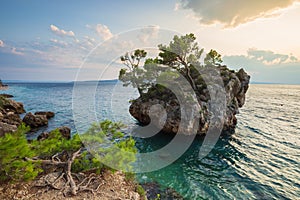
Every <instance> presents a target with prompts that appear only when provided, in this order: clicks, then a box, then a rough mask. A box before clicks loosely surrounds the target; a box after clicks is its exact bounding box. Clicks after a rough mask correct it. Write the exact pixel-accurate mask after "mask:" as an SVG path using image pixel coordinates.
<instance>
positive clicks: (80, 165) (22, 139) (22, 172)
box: [0, 120, 137, 181]
mask: <svg viewBox="0 0 300 200" xmlns="http://www.w3.org/2000/svg"><path fill="white" fill-rule="evenodd" d="M122 127H124V125H122V124H121V123H114V122H111V121H109V120H106V121H103V122H101V123H100V124H93V125H92V126H91V128H90V129H89V130H88V131H87V132H86V133H84V134H81V135H79V134H75V135H73V136H72V138H71V139H66V138H65V137H63V136H62V135H61V133H60V132H59V131H58V130H55V131H52V132H50V133H49V136H48V138H47V139H44V140H34V141H30V142H28V141H27V139H26V133H27V132H28V131H29V128H28V127H26V126H25V125H23V124H22V125H21V126H20V127H19V128H18V130H17V131H16V132H14V133H11V134H5V135H4V136H3V137H0V176H1V177H0V181H23V180H32V179H34V178H35V177H36V176H37V175H38V174H39V173H40V172H42V171H43V169H42V165H41V163H42V162H43V161H44V160H53V159H54V158H53V157H57V158H59V160H60V161H61V162H64V161H67V159H68V158H70V156H71V155H72V154H73V153H74V152H77V151H78V150H79V149H81V148H82V147H83V143H84V144H85V145H86V144H87V145H88V148H89V149H88V150H90V151H82V153H81V154H80V156H79V157H77V158H76V159H75V160H74V162H73V165H72V171H73V172H82V171H88V170H91V169H93V170H96V172H98V173H99V172H100V171H101V169H102V168H103V167H105V166H104V165H103V163H109V164H113V165H111V166H115V167H118V169H124V170H129V169H130V167H131V165H130V164H131V163H132V162H133V161H135V154H136V151H137V150H136V147H135V141H134V140H133V139H132V138H131V137H129V138H125V137H124V134H123V133H122V132H121V131H120V129H121V128H122ZM90 152H91V153H92V154H91V153H90Z"/></svg>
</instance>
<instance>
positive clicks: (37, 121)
mask: <svg viewBox="0 0 300 200" xmlns="http://www.w3.org/2000/svg"><path fill="white" fill-rule="evenodd" d="M23 122H24V123H25V124H26V125H28V126H30V127H31V128H37V127H41V126H46V125H48V119H47V116H46V115H34V114H32V113H31V112H29V113H27V114H26V115H25V117H24V118H23Z"/></svg>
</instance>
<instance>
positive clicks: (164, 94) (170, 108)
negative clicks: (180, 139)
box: [129, 65, 250, 135]
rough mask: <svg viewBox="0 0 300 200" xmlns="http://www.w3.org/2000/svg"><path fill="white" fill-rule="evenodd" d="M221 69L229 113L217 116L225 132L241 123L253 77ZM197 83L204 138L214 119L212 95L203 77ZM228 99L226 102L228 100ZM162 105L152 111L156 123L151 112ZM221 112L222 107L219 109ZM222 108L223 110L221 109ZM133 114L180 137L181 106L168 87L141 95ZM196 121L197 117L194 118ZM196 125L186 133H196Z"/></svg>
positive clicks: (241, 71)
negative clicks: (240, 111)
mask: <svg viewBox="0 0 300 200" xmlns="http://www.w3.org/2000/svg"><path fill="white" fill-rule="evenodd" d="M217 69H218V70H219V72H220V75H221V78H222V79H223V83H224V88H225V93H226V94H225V95H226V102H227V104H226V113H225V115H224V117H220V116H214V117H219V118H222V119H221V120H222V121H223V127H221V129H222V130H224V131H227V130H233V129H234V128H235V126H236V124H237V118H236V116H235V115H236V114H237V113H239V108H241V107H242V106H243V105H244V104H245V99H246V92H247V90H248V87H249V81H250V76H249V75H248V74H247V73H246V72H245V71H244V69H240V70H238V71H234V70H230V69H228V68H227V66H224V65H223V66H218V67H217ZM193 79H194V81H195V82H196V84H197V85H196V86H197V90H196V91H195V94H196V96H197V101H198V104H199V105H200V113H199V114H200V117H199V122H198V123H199V126H198V127H199V128H198V131H197V134H199V135H203V134H206V133H207V131H208V128H209V126H210V125H211V124H210V118H211V116H212V115H213V113H212V111H211V110H210V108H209V107H210V105H209V104H210V101H211V99H210V93H209V90H208V88H207V85H206V83H205V81H204V80H203V78H202V77H201V75H198V76H197V77H193ZM224 100H225V99H224ZM158 104H159V105H161V107H156V110H154V112H152V113H151V114H152V116H151V118H152V120H153V119H154V120H153V121H151V120H150V116H149V112H150V110H151V109H152V111H153V106H154V105H158ZM162 109H165V111H166V116H165V115H163V114H162V113H163V111H162ZM217 109H219V108H217ZM220 109H221V108H220ZM129 112H130V114H131V115H132V116H133V117H134V118H135V119H137V120H138V121H139V122H140V123H141V124H143V125H147V124H149V123H150V121H151V124H153V125H155V126H157V127H163V128H162V129H161V130H162V131H163V132H166V133H174V134H176V133H177V132H178V129H179V125H180V122H181V120H182V119H181V116H182V115H181V107H180V103H179V102H178V100H177V99H176V97H175V95H174V93H172V91H171V90H168V89H167V88H165V89H162V88H161V87H159V86H158V85H156V86H154V87H152V88H150V89H149V90H148V92H147V93H146V94H143V95H141V96H140V97H139V98H138V99H136V100H133V101H132V104H131V106H130V108H129ZM188 115H195V116H196V113H194V110H193V109H191V112H188ZM190 117H191V118H194V117H193V116H190ZM192 128H193V127H192V126H188V124H187V126H186V127H184V131H183V133H184V134H187V135H190V134H193V131H192V130H191V129H192Z"/></svg>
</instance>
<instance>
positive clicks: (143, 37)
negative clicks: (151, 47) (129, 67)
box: [138, 25, 159, 43]
mask: <svg viewBox="0 0 300 200" xmlns="http://www.w3.org/2000/svg"><path fill="white" fill-rule="evenodd" d="M158 32H159V26H157V25H152V26H147V27H145V28H142V29H141V32H140V34H139V35H138V38H139V39H140V41H141V42H143V43H146V42H148V41H149V39H151V38H155V37H157V35H158Z"/></svg>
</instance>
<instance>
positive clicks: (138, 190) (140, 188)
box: [135, 185, 146, 199]
mask: <svg viewBox="0 0 300 200" xmlns="http://www.w3.org/2000/svg"><path fill="white" fill-rule="evenodd" d="M135 190H136V192H137V193H138V194H139V195H140V196H141V197H144V199H146V191H145V190H144V188H143V187H142V186H141V185H137V186H136V189H135Z"/></svg>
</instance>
